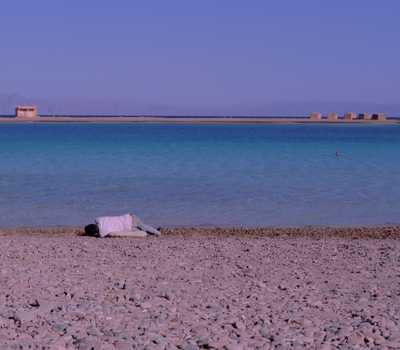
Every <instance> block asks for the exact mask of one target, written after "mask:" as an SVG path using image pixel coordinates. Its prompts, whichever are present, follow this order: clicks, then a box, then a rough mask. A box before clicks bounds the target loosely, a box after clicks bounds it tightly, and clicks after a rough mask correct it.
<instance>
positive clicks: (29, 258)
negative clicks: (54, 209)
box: [0, 226, 400, 350]
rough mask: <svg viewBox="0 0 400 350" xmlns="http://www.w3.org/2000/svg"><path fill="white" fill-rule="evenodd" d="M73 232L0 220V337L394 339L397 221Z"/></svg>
mask: <svg viewBox="0 0 400 350" xmlns="http://www.w3.org/2000/svg"><path fill="white" fill-rule="evenodd" d="M79 232H80V229H79V228H76V229H74V228H69V229H61V228H60V229H19V230H16V231H14V230H3V231H1V237H0V243H1V244H0V253H1V254H0V259H1V264H0V290H1V293H0V298H1V303H0V339H1V344H2V347H1V348H2V349H17V348H18V349H20V348H21V349H28V348H29V349H121V350H125V349H186V350H194V349H399V348H400V319H399V318H400V227H395V226H393V227H381V228H352V229H337V228H318V227H306V228H302V229H272V228H270V229H254V230H249V229H189V228H180V229H164V230H163V236H162V237H160V238H146V239H122V238H120V239H96V238H89V237H82V236H78V235H76V234H77V233H79ZM17 345H18V346H22V347H17ZM13 346H15V347H13ZM29 346H30V347H29Z"/></svg>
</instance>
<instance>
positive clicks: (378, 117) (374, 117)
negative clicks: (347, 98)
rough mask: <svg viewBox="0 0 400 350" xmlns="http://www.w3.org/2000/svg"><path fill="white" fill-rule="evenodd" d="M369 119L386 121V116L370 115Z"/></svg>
mask: <svg viewBox="0 0 400 350" xmlns="http://www.w3.org/2000/svg"><path fill="white" fill-rule="evenodd" d="M371 119H372V120H379V121H384V120H386V116H385V114H384V113H374V114H372V117H371Z"/></svg>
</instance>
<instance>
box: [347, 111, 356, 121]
mask: <svg viewBox="0 0 400 350" xmlns="http://www.w3.org/2000/svg"><path fill="white" fill-rule="evenodd" d="M354 119H356V114H355V113H353V112H347V113H345V114H344V120H354Z"/></svg>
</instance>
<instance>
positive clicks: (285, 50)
mask: <svg viewBox="0 0 400 350" xmlns="http://www.w3.org/2000/svg"><path fill="white" fill-rule="evenodd" d="M399 13H400V1H398V0H384V1H376V0H374V1H372V0H362V1H361V0H351V1H349V0H335V1H322V0H301V1H299V0H247V1H246V0H241V1H239V0H201V1H195V0H168V1H166V0H141V1H139V0H114V1H110V0H84V1H82V0H68V1H66V0H35V1H32V0H2V4H1V11H0V67H1V71H0V113H8V112H11V109H12V107H13V105H14V104H15V103H17V102H18V103H19V102H24V103H25V102H30V103H37V104H38V105H39V107H41V108H42V110H43V111H44V112H45V113H59V114H62V113H74V114H79V113H87V114H90V113H94V114H98V113H109V114H140V113H143V114H146V113H147V114H190V115H196V114H199V115H213V114H215V115H220V114H239V115H264V114H265V115H267V114H282V115H285V114H296V113H300V114H301V113H306V112H307V111H312V110H317V108H322V109H331V108H335V109H336V111H338V112H342V111H344V110H345V109H348V108H352V107H353V108H371V109H377V108H381V109H382V110H384V111H385V110H387V111H390V113H394V114H396V113H398V114H399V115H400V101H399V98H398V96H399V84H400V69H399V62H400V45H399V37H400V21H399V20H398V16H399Z"/></svg>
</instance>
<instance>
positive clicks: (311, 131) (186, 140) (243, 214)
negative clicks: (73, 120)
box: [0, 124, 400, 227]
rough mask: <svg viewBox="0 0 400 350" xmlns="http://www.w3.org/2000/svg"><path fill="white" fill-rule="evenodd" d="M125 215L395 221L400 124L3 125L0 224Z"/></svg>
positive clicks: (167, 220) (276, 221)
mask: <svg viewBox="0 0 400 350" xmlns="http://www.w3.org/2000/svg"><path fill="white" fill-rule="evenodd" d="M336 151H338V152H339V154H340V155H339V157H337V156H336V155H335V153H336ZM125 212H134V213H136V214H138V215H139V216H140V217H142V218H143V219H144V220H145V221H147V222H149V223H151V224H155V225H164V226H167V225H221V226H233V225H235V226H236V225H240V226H276V225H279V226H302V225H308V224H314V225H319V224H321V225H361V224H363V225H364V224H365V225H376V224H378V225H379V224H387V223H400V126H396V125H392V126H389V125H385V126H383V125H380V126H378V125H150V124H9V125H0V227H15V226H48V225H80V224H85V223H88V222H91V221H93V219H94V217H96V216H99V215H106V214H110V215H111V214H121V213H125Z"/></svg>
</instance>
